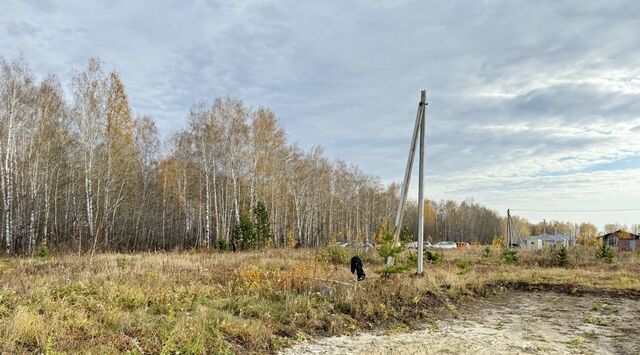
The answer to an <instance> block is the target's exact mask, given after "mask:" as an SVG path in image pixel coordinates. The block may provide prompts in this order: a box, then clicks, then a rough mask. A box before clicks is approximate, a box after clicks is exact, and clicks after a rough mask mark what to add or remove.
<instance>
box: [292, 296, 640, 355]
mask: <svg viewBox="0 0 640 355" xmlns="http://www.w3.org/2000/svg"><path fill="white" fill-rule="evenodd" d="M444 318H446V319H440V320H436V321H434V322H433V323H432V324H429V325H426V326H425V327H424V329H422V330H419V331H414V332H411V333H400V334H388V333H387V334H385V333H379V334H360V335H355V336H341V337H331V338H324V339H315V340H311V341H308V342H305V343H301V344H298V345H296V346H294V347H292V348H289V349H287V350H285V351H283V354H367V355H374V354H534V353H547V354H640V299H638V298H637V297H617V296H615V295H609V294H600V295H599V294H584V295H581V296H573V295H568V294H563V293H556V292H507V293H504V294H501V295H499V296H493V297H489V298H484V299H478V300H473V301H468V302H467V303H466V304H465V305H464V306H462V307H461V308H460V309H457V310H453V317H444Z"/></svg>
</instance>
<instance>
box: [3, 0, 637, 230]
mask: <svg viewBox="0 0 640 355" xmlns="http://www.w3.org/2000/svg"><path fill="white" fill-rule="evenodd" d="M638 18H640V3H638V2H635V1H632V0H629V1H614V2H588V3H585V2H584V1H564V2H557V1H537V2H527V1H509V2H507V1H484V2H478V1H473V0H469V1H463V2H451V3H449V2H435V1H428V2H424V1H386V0H381V1H375V2H369V1H359V2H339V1H321V2H296V1H277V2H267V1H258V0H256V1H246V2H245V1H243V2H237V1H195V0H194V1H173V0H166V1H153V2H150V1H149V2H143V1H138V2H127V1H83V2H67V1H62V0H58V1H54V0H47V1H27V2H23V1H8V2H5V3H4V4H3V16H0V38H3V41H2V44H3V46H2V48H1V49H0V55H3V56H5V57H15V56H17V55H19V54H20V53H24V55H25V57H26V58H27V59H28V60H29V62H30V63H31V64H32V65H33V68H34V70H35V71H36V72H37V73H38V74H39V75H41V76H43V75H45V74H46V73H48V72H54V73H56V74H59V75H60V76H61V77H62V78H63V80H68V79H69V77H70V74H71V71H70V68H81V67H82V66H84V64H85V63H86V60H87V58H88V57H90V56H99V57H101V58H102V59H103V60H104V61H105V63H106V64H107V67H108V68H110V67H114V68H117V69H118V71H120V73H121V74H122V76H123V78H124V81H125V84H126V85H127V90H128V93H129V95H130V98H131V103H132V105H133V107H134V110H135V111H136V112H138V113H148V114H151V115H153V116H154V117H155V118H156V119H157V120H158V122H159V127H160V129H161V131H162V132H163V133H164V134H165V135H168V134H169V133H171V132H172V131H173V130H176V129H179V128H180V127H183V125H184V117H185V116H186V113H187V111H188V109H189V107H190V106H191V104H192V103H194V102H196V101H201V100H210V99H211V98H213V97H215V96H223V95H233V96H238V97H240V98H241V99H243V100H244V101H245V102H246V103H247V104H249V105H253V106H257V105H266V106H269V107H271V108H272V109H273V110H274V111H275V112H276V113H277V114H278V115H279V116H280V118H281V119H282V120H283V122H284V125H285V127H286V129H287V132H288V133H289V136H290V138H291V140H293V141H299V142H300V143H301V145H302V146H304V147H307V148H308V147H311V146H313V145H316V144H321V145H323V146H325V147H326V152H327V154H329V155H330V156H331V157H332V158H342V159H345V160H347V161H349V162H353V163H357V164H359V165H361V167H362V168H363V170H364V171H366V172H367V173H370V174H376V175H380V176H381V178H382V180H383V181H391V180H400V179H401V176H402V174H403V172H404V164H405V161H406V154H407V149H408V143H409V138H410V134H411V129H412V127H413V119H414V117H415V110H416V104H417V101H418V95H419V90H420V89H421V88H426V89H428V95H429V102H430V105H429V111H428V114H427V120H428V125H427V131H428V132H427V134H428V137H427V138H428V139H427V144H428V146H427V169H428V176H429V179H430V185H429V193H430V195H431V197H433V198H436V199H440V198H456V199H463V198H466V197H474V198H475V200H477V201H481V202H486V203H487V204H488V205H489V206H490V207H495V208H499V209H501V210H502V209H504V207H505V206H507V205H509V204H511V202H509V203H506V202H505V201H512V200H511V199H510V198H511V197H512V196H513V195H517V196H518V202H519V205H520V206H524V205H527V206H528V205H537V204H539V205H545V204H562V203H564V202H563V201H569V200H570V201H572V204H574V205H575V204H579V205H581V206H582V207H586V208H588V207H591V206H598V205H601V204H602V203H604V201H605V200H606V201H609V203H616V204H620V205H629V204H631V205H633V204H637V201H639V199H638V196H637V195H634V193H625V194H618V192H619V191H618V190H617V189H618V187H619V186H623V185H626V186H627V187H628V189H633V188H636V187H637V186H636V185H634V184H635V183H634V182H628V181H626V180H625V179H626V177H629V176H632V177H636V175H637V171H634V170H632V169H628V168H625V166H623V165H624V164H631V165H634V164H636V165H634V166H631V167H632V168H633V167H637V166H638V165H640V163H638V162H639V161H640V139H639V138H640V137H639V136H640V128H639V127H640V70H639V69H637V68H639V67H640V57H639V56H638V55H637V54H638V52H639V51H640V21H637V19H638ZM616 161H618V162H621V163H619V164H618V165H616V164H614V165H613V166H608V167H607V168H606V169H604V171H603V168H601V166H602V164H603V163H607V162H609V163H611V162H616ZM623 169H624V170H625V174H624V175H620V174H618V173H616V172H615V171H618V170H623ZM612 171H613V172H612ZM607 174H609V175H607ZM634 174H636V175H634ZM616 176H617V177H618V181H622V182H621V184H622V185H619V184H616V181H615V177H616ZM623 176H624V177H623ZM607 179H608V180H607ZM617 186H618V187H617ZM541 191H542V192H543V193H541ZM633 191H640V188H638V189H636V190H633ZM589 194H596V195H597V196H599V197H598V198H596V199H589V198H587V197H586V196H588V195H589ZM541 196H544V197H541ZM560 196H579V197H576V199H574V198H571V199H568V200H567V199H565V198H560ZM611 201H614V202H611ZM636 207H637V206H636ZM605 217H606V218H609V219H611V220H613V219H615V218H616V217H617V215H608V216H605ZM605 217H603V219H604V218H605ZM625 218H627V220H620V221H619V222H623V223H632V222H633V223H640V221H632V220H631V219H632V218H631V217H629V216H627V217H625ZM633 218H635V217H633Z"/></svg>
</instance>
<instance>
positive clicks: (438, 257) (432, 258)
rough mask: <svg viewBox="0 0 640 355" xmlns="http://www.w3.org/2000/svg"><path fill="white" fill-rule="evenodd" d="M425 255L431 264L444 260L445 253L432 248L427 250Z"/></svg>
mask: <svg viewBox="0 0 640 355" xmlns="http://www.w3.org/2000/svg"><path fill="white" fill-rule="evenodd" d="M424 257H425V259H427V261H428V262H429V263H431V264H439V263H440V262H441V261H442V260H444V254H442V253H440V252H437V251H431V250H425V251H424Z"/></svg>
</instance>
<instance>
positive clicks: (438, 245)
mask: <svg viewBox="0 0 640 355" xmlns="http://www.w3.org/2000/svg"><path fill="white" fill-rule="evenodd" d="M457 247H458V246H457V244H456V243H454V242H450V241H444V242H438V243H436V244H434V246H433V248H435V249H455V248H457Z"/></svg>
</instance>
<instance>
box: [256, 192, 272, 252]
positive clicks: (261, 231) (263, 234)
mask: <svg viewBox="0 0 640 355" xmlns="http://www.w3.org/2000/svg"><path fill="white" fill-rule="evenodd" d="M253 214H254V216H255V221H256V226H255V227H256V228H255V234H256V244H257V245H256V247H258V248H261V247H264V246H265V245H266V244H267V242H268V241H269V239H271V229H270V228H269V212H268V211H267V207H266V206H265V205H264V202H262V201H258V203H257V204H256V207H254V209H253Z"/></svg>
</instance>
